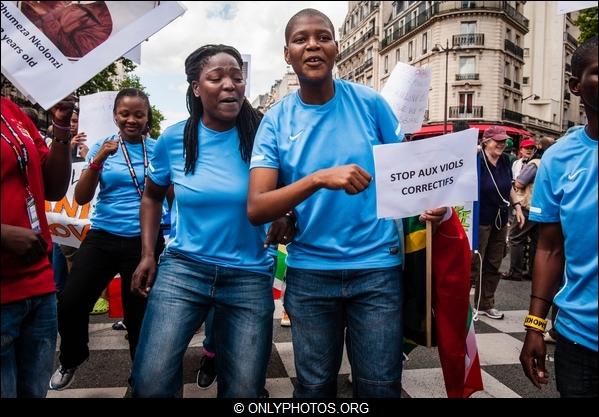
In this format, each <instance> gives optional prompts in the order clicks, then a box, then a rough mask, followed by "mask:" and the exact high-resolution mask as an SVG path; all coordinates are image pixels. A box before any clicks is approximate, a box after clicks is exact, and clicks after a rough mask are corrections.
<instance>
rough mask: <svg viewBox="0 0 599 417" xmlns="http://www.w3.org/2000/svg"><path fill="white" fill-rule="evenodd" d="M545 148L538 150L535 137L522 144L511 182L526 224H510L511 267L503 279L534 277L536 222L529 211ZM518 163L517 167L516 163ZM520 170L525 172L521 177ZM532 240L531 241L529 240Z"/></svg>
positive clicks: (514, 279) (513, 167) (517, 279)
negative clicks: (529, 215) (527, 249)
mask: <svg viewBox="0 0 599 417" xmlns="http://www.w3.org/2000/svg"><path fill="white" fill-rule="evenodd" d="M542 153H543V151H542V150H541V149H539V150H538V151H537V146H536V144H535V142H534V141H533V140H532V139H525V140H523V141H522V142H521V143H520V154H521V155H522V158H520V159H518V160H517V161H516V162H514V165H512V174H514V177H513V178H514V179H513V181H512V183H513V186H514V190H515V192H516V197H517V200H516V201H517V202H518V203H520V207H521V208H522V214H523V215H524V225H522V227H520V225H519V224H518V223H517V222H512V223H511V224H510V230H509V247H510V268H509V270H508V271H507V272H505V273H503V274H502V276H501V277H502V278H503V279H506V280H508V281H522V280H523V279H531V278H530V277H531V275H530V274H531V273H532V265H533V259H534V249H535V246H536V240H537V237H536V223H534V222H529V221H528V212H529V210H530V197H531V196H532V188H533V183H534V177H535V175H536V172H537V167H538V166H539V163H540V162H541V155H542ZM516 165H518V166H516ZM521 173H525V174H524V175H523V176H521ZM529 242H530V243H529ZM527 246H529V248H531V249H529V256H528V258H527V260H526V265H524V259H525V256H524V254H525V251H526V247H527Z"/></svg>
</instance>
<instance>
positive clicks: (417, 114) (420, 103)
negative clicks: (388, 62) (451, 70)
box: [381, 62, 432, 133]
mask: <svg viewBox="0 0 599 417" xmlns="http://www.w3.org/2000/svg"><path fill="white" fill-rule="evenodd" d="M431 74H432V73H431V69H430V68H416V67H412V66H411V65H408V64H404V63H402V62H398V63H397V65H396V66H395V68H394V69H393V72H392V73H391V75H390V76H389V79H388V80H387V82H386V83H385V86H384V87H383V89H382V91H381V95H382V96H383V97H384V98H385V99H386V100H387V102H388V103H389V105H390V106H391V108H392V109H393V112H394V113H395V115H396V116H397V117H398V119H399V121H400V122H401V127H402V130H403V132H404V133H414V132H417V131H418V130H420V128H421V127H422V122H423V121H424V113H425V112H426V109H427V106H428V91H429V88H430V85H431Z"/></svg>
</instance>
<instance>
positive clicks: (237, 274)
mask: <svg viewBox="0 0 599 417" xmlns="http://www.w3.org/2000/svg"><path fill="white" fill-rule="evenodd" d="M242 65H243V61H242V59H241V55H240V54H239V52H237V50H236V49H234V48H232V47H230V46H225V45H207V46H203V47H201V48H199V49H197V50H196V51H194V52H193V53H192V54H191V55H190V56H189V57H188V58H187V60H186V61H185V72H186V75H187V81H188V82H189V87H188V90H187V107H188V110H189V113H190V117H189V118H188V119H187V120H186V121H183V122H180V123H177V124H175V125H173V126H170V127H169V128H168V129H166V130H165V132H164V133H163V134H162V136H161V137H160V138H159V139H158V143H157V144H156V150H155V152H154V157H153V158H152V160H151V163H150V172H149V174H148V180H147V186H146V190H145V192H144V195H143V199H142V209H141V221H142V240H143V249H142V260H141V262H140V264H139V266H138V267H137V270H136V271H135V274H134V278H133V281H134V282H133V285H134V287H135V290H136V291H137V292H138V293H140V294H141V295H143V296H149V298H148V309H147V311H146V316H145V317H144V322H143V326H142V330H141V336H140V344H139V349H138V352H137V355H136V358H135V362H134V364H133V372H132V386H133V396H134V397H173V396H175V395H176V394H177V392H178V391H179V389H180V388H181V384H182V375H181V371H182V360H183V355H184V353H185V351H186V349H187V346H188V345H189V342H190V341H191V338H192V337H193V335H194V333H195V331H196V330H197V329H198V328H199V327H200V326H201V325H202V323H203V322H204V321H205V320H206V316H207V314H208V312H209V311H210V310H211V309H212V308H214V319H213V328H214V338H215V345H216V348H215V350H216V352H215V353H216V358H217V360H216V371H217V372H216V373H217V374H218V379H217V383H218V396H219V397H258V396H260V395H261V393H262V389H263V387H264V383H265V379H266V368H267V364H268V359H269V357H270V350H271V344H272V317H273V311H274V302H273V298H272V259H271V258H270V257H269V255H268V250H267V247H268V245H269V244H270V243H276V242H281V243H287V242H288V241H289V239H290V238H291V234H290V232H292V229H293V222H292V221H290V220H289V219H290V218H289V217H287V216H283V218H282V219H279V220H276V221H275V222H273V226H272V227H271V229H270V232H269V233H268V234H267V233H266V231H265V230H264V227H262V226H253V225H252V224H251V223H250V222H249V220H248V218H247V215H246V201H247V188H248V179H249V162H250V161H249V160H250V155H251V151H252V145H253V142H254V136H255V133H256V130H257V128H258V124H259V122H260V119H261V114H260V113H258V112H257V111H256V110H254V109H253V108H252V107H251V106H250V104H249V103H248V101H247V100H246V99H245V96H244V93H245V80H244V78H243V73H242ZM171 184H173V186H174V194H175V203H176V205H177V217H176V227H175V229H176V230H175V238H174V239H173V240H171V241H169V243H168V246H167V249H166V251H165V253H164V254H163V255H162V257H161V258H160V264H159V265H158V268H156V264H155V262H154V255H155V252H154V247H153V245H152V242H153V241H154V239H155V237H156V234H157V233H158V225H159V221H160V213H161V201H162V199H163V198H164V195H165V193H166V191H167V188H168V187H169V186H170V185H171Z"/></svg>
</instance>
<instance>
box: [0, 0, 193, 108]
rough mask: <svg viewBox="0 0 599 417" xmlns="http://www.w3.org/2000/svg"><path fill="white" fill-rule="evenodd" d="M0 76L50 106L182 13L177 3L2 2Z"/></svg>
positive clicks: (44, 105) (33, 100)
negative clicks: (0, 70) (0, 62)
mask: <svg viewBox="0 0 599 417" xmlns="http://www.w3.org/2000/svg"><path fill="white" fill-rule="evenodd" d="M0 10H1V12H2V15H1V19H2V20H1V22H2V27H1V35H0V37H1V40H2V74H4V76H6V77H7V78H8V79H9V80H10V81H11V82H12V83H13V85H14V86H15V87H17V88H18V89H19V90H20V91H21V93H23V94H24V95H25V96H26V97H27V99H29V100H30V101H32V102H37V103H38V104H39V105H40V106H42V107H43V108H45V109H49V108H50V107H52V105H54V104H55V103H57V102H58V101H60V100H61V99H63V98H64V97H66V96H67V95H69V94H70V93H72V92H73V91H75V90H76V89H77V88H78V87H80V86H81V85H83V84H84V83H85V82H87V81H88V80H89V79H91V78H92V77H93V76H95V75H96V74H97V73H99V72H100V71H102V70H103V69H104V68H105V67H106V66H108V65H109V64H111V63H112V62H114V61H115V60H117V59H118V58H120V57H121V56H123V55H125V54H126V53H127V52H129V51H131V50H132V49H134V48H135V47H136V46H137V45H139V44H140V43H141V42H142V41H144V40H146V39H148V38H149V37H150V36H152V35H153V34H154V33H156V32H158V31H159V30H161V29H162V28H163V27H165V26H166V25H168V24H169V23H170V22H171V21H173V20H174V19H176V18H177V17H178V16H181V15H182V14H183V13H184V12H185V8H184V7H183V6H182V5H181V4H179V3H178V2H176V1H163V2H159V1H44V2H39V1H2V2H0Z"/></svg>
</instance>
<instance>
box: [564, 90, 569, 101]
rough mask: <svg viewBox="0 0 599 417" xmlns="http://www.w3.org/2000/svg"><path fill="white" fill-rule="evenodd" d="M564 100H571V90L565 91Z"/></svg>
mask: <svg viewBox="0 0 599 417" xmlns="http://www.w3.org/2000/svg"><path fill="white" fill-rule="evenodd" d="M564 100H568V101H570V92H569V91H564Z"/></svg>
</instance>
